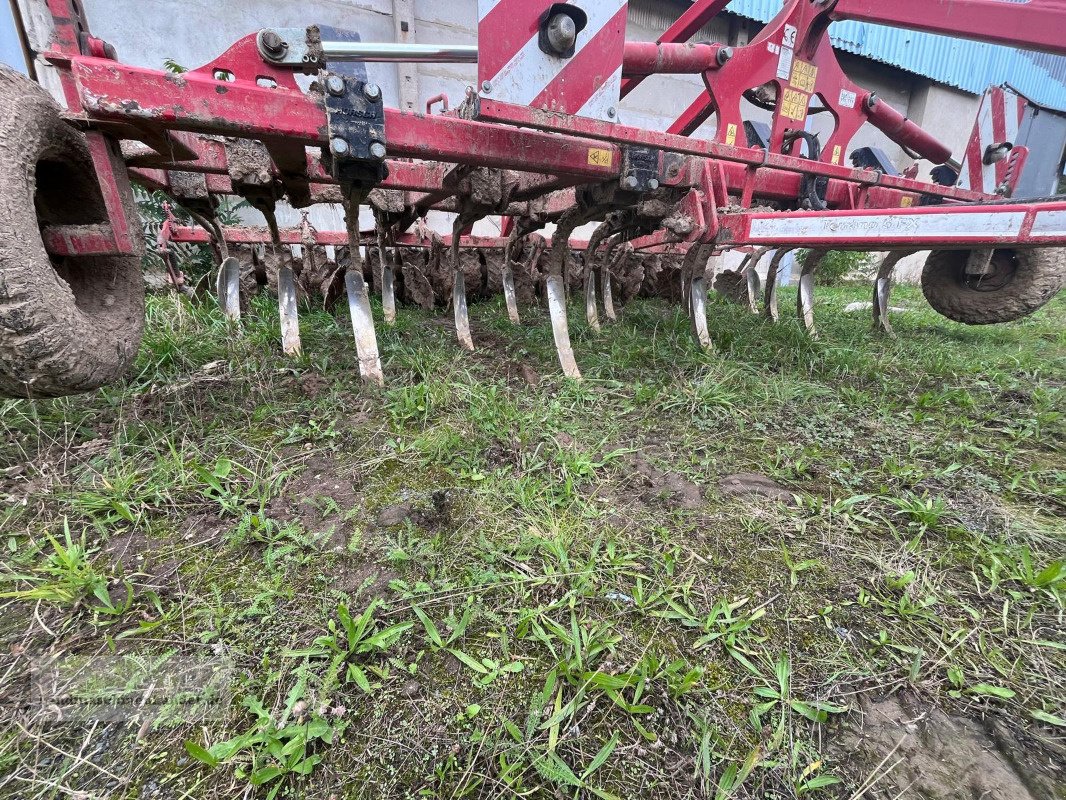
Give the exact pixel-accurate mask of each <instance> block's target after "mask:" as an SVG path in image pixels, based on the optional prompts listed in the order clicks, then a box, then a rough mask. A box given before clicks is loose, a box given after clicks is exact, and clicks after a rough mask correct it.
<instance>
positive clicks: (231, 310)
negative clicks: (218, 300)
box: [218, 256, 241, 321]
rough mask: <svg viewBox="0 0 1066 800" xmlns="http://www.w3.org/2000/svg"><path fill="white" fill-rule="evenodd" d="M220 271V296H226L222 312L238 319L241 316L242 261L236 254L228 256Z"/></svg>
mask: <svg viewBox="0 0 1066 800" xmlns="http://www.w3.org/2000/svg"><path fill="white" fill-rule="evenodd" d="M218 272H219V284H220V288H221V291H220V296H221V297H223V298H224V299H223V303H222V313H223V314H225V315H226V316H227V317H229V318H230V319H231V320H234V321H237V320H239V319H240V318H241V262H240V261H238V260H237V258H236V257H234V256H226V257H225V258H224V259H222V264H221V266H220V267H219V268H218Z"/></svg>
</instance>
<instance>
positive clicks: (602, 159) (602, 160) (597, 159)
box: [589, 147, 613, 167]
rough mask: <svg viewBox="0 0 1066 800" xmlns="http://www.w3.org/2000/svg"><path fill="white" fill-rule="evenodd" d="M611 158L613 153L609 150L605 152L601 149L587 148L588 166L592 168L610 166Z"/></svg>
mask: <svg viewBox="0 0 1066 800" xmlns="http://www.w3.org/2000/svg"><path fill="white" fill-rule="evenodd" d="M612 157H613V153H612V152H611V151H610V150H606V149H604V148H602V147H590V148H589V164H590V165H592V166H594V167H609V166H611V161H612Z"/></svg>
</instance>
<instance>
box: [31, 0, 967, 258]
mask: <svg viewBox="0 0 1066 800" xmlns="http://www.w3.org/2000/svg"><path fill="white" fill-rule="evenodd" d="M83 2H84V6H85V11H86V14H87V16H88V18H89V22H90V25H91V28H92V30H93V32H94V33H95V34H96V35H97V36H100V37H101V38H103V39H105V40H107V41H109V42H111V43H112V44H114V45H115V46H116V47H117V49H118V52H119V56H120V58H121V59H122V60H123V61H126V62H129V63H133V64H138V65H143V66H149V67H156V68H160V67H162V65H163V62H164V60H165V59H168V58H169V59H173V60H175V61H177V62H178V63H180V64H182V65H184V66H186V67H196V66H200V65H202V64H204V63H207V62H208V61H210V60H211V59H212V58H213V57H214V56H216V55H218V54H220V53H221V52H223V51H224V50H225V49H226V48H227V47H228V46H229V45H231V44H232V43H233V42H235V41H236V40H237V39H239V38H240V37H241V36H243V35H245V34H247V33H250V32H252V31H255V30H258V29H259V28H262V27H267V26H279V27H303V26H306V25H308V24H312V23H321V24H326V25H332V26H336V27H345V28H351V29H354V30H357V31H359V33H360V34H361V35H362V38H363V40H364V41H394V40H395V38H396V31H395V26H394V21H393V19H392V10H393V0H304V2H301V3H289V2H279V0H229V1H228V2H220V0H182V2H181V3H180V4H176V3H174V2H173V0H83ZM19 3H20V5H22V6H23V7H24V8H26V9H31V10H33V11H35V12H37V13H38V14H39V11H40V7H41V5H43V3H42V0H19ZM687 6H688V3H687V2H683V0H631V3H630V11H629V23H628V26H627V37H628V38H630V39H636V40H646V41H651V40H654V39H655V38H657V37H658V36H659V35H660V34H661V33H662V32H663V31H664V30H665V29H666V27H667V26H668V25H669V24H670V23H671V22H672V21H673V20H674V19H676V18H677V16H678V15H680V14H681V12H682V11H683V10H684V9H685V8H686V7H687ZM24 16H25V13H24ZM414 17H415V19H414V25H413V34H414V35H413V39H414V40H415V41H422V42H440V43H456V44H476V43H477V0H414ZM30 27H31V28H33V27H34V25H33V24H31V26H30ZM759 27H760V26H759V25H758V24H757V23H755V22H752V21H750V20H744V19H742V18H740V17H735V16H731V15H730V16H723V17H721V18H720V19H717V20H715V21H714V22H713V23H712V24H711V25H708V26H707V27H706V28H704V29H703V30H702V31H700V32H699V33H698V34H697V35H696V36H695V37H693V38H694V40H696V41H721V42H727V43H730V44H733V45H736V44H745V43H747V41H748V40H750V38H751V37H753V36H754V35H755V34H756V33H757V32H758V30H759ZM36 35H37V36H40V35H41V34H40V32H39V31H38V32H37V34H36ZM840 60H841V64H842V65H843V67H844V69H845V71H846V72H847V73H848V74H849V75H850V76H851V77H852V79H853V80H854V81H855V82H856V83H858V84H859V85H860V86H863V87H864V88H866V89H869V90H871V91H875V92H876V93H877V94H878V96H879V97H880V98H881V99H882V100H883V101H884V102H887V103H889V104H890V105H892V106H893V107H895V108H896V109H898V110H899V111H901V112H903V113H904V114H907V115H908V116H910V117H911V118H913V119H915V121H917V122H919V123H920V124H922V125H923V126H924V127H926V128H927V129H928V130H930V131H931V132H932V133H933V134H935V135H937V136H938V137H940V138H941V139H942V140H944V141H946V142H947V143H948V144H950V145H952V146H953V147H954V148H955V150H956V151H957V152H961V148H962V144H963V143H964V142H965V140H966V138H967V137H968V136H969V132H970V129H971V126H972V124H973V120H974V118H975V116H976V111H977V103H978V98H976V97H974V96H972V95H968V94H965V93H963V92H959V91H956V90H952V89H948V88H946V87H943V86H939V85H935V84H932V83H931V82H930V81H928V80H926V79H923V78H920V77H917V76H914V75H911V74H910V73H906V72H903V71H901V70H896V69H893V68H890V67H887V66H884V65H881V64H877V63H875V62H872V61H869V60H866V59H862V58H859V57H857V56H852V55H850V54H847V53H841V54H840ZM405 69H406V70H408V72H407V73H406V75H407V77H409V78H410V79H411V80H412V81H414V82H416V83H417V97H418V106H419V108H422V107H424V106H425V102H426V100H427V99H429V98H430V97H433V96H435V95H437V94H439V93H441V92H444V93H446V94H447V95H448V96H449V98H450V100H451V102H452V104H453V105H455V104H458V103H459V102H460V101H461V100H462V98H463V96H464V94H465V91H466V88H467V87H468V86H471V85H473V84H474V83H475V81H476V77H477V70H476V67H475V66H474V65H428V64H423V65H414V66H411V65H408V66H406V67H404V66H399V65H394V64H368V65H367V72H368V74H369V76H370V79H371V80H373V81H374V82H376V83H378V84H379V85H380V86H381V87H382V89H383V91H384V95H385V99H386V102H387V103H388V104H389V105H392V106H398V105H399V104H400V103H399V99H400V92H399V86H400V79H401V75H402V74H404V73H403V70H405ZM701 87H702V82H701V81H700V79H699V77H698V76H685V75H659V76H654V77H651V78H649V79H647V80H645V81H644V82H643V84H642V85H641V86H640V87H639V88H638V89H637V90H636V91H634V92H633V93H632V94H630V95H629V96H628V97H627V98H625V100H623V101H622V102H621V103H620V105H619V118H620V120H621V121H623V122H625V123H626V124H629V125H635V126H641V127H646V128H650V129H653V130H664V129H665V128H666V127H667V126H668V125H669V124H670V123H671V122H672V121H673V120H674V119H675V118H676V117H677V115H678V114H679V113H680V112H681V111H682V110H683V109H684V108H685V107H687V105H688V104H689V103H690V102H691V101H692V100H693V99H694V98H695V97H696V96H697V95H698V93H699V92H700V90H701ZM748 108H749V110H750V112H751V118H752V119H757V120H763V121H767V120H768V119H769V113H768V112H765V111H762V110H760V109H756V108H755V107H754V106H748ZM831 122H832V120H831V118H830V115H827V114H823V115H816V116H814V117H812V118H811V119H810V121H809V123H808V127H809V129H810V130H812V131H814V132H820V133H822V134H823V138H824V136H825V135H826V134H827V133H828V127H827V126H828V124H831ZM713 133H714V120H713V118H712V119H711V120H710V121H709V122H708V123H706V124H705V125H703V126H702V127H701V128H700V129H699V130H697V131H696V133H695V134H694V136H697V137H701V136H702V137H708V136H711V135H713ZM867 145H871V146H877V147H880V148H881V149H883V150H885V152H887V153H888V155H889V156H890V157H891V158H892V159H893V161H894V162H895V163H896V166H897V167H898V168H900V169H901V170H902V169H904V168H905V167H907V166H909V165H910V163H911V161H910V159H909V158H908V157H907V156H906V155H905V154H904V153H903V151H902V150H901V149H900V148H899V147H898V146H896V145H895V144H893V143H892V142H890V141H889V140H888V139H887V137H885V136H884V135H883V134H882V133H881V132H880V131H878V130H876V129H874V128H873V127H871V126H866V128H864V129H863V130H862V131H860V132H859V134H858V135H857V136H856V138H855V139H854V141H853V142H852V148H855V147H861V146H867ZM255 213H256V212H249V214H255ZM279 219H280V221H281V222H282V224H292V223H294V222H296V221H298V219H299V215H298V214H295V213H294V212H292V211H291V210H289V211H288V212H286V213H281V214H279ZM449 220H450V216H449V215H435V219H434V220H433V221H432V222H433V225H434V227H436V228H438V229H441V230H446V229H448V228H449ZM256 221H258V220H256ZM312 221H313V223H314V224H316V225H317V226H319V227H320V228H322V229H341V228H342V227H343V218H342V216H341V214H340V210H339V209H328V208H326V209H316V210H315V212H314V214H313V216H312ZM363 224H365V225H369V224H370V218H369V216H365V217H364V219H363ZM496 230H498V223H496V222H494V221H492V220H485V221H483V222H482V223H479V226H478V228H476V232H477V233H485V234H489V233H493V232H495V231H496ZM737 261H739V256H735V255H732V254H730V255H728V256H727V257H726V259H724V264H725V265H726V266H732V265H735V264H736V263H737ZM902 271H903V272H904V273H911V272H913V270H912V269H910V268H905V269H904V270H902Z"/></svg>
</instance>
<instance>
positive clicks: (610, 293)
mask: <svg viewBox="0 0 1066 800" xmlns="http://www.w3.org/2000/svg"><path fill="white" fill-rule="evenodd" d="M621 237H622V235H621V234H619V238H618V240H617V241H616V242H615V243H614V244H611V245H610V246H608V248H607V259H606V260H605V262H604V265H603V267H602V268H601V271H602V273H603V274H602V276H601V278H600V294H601V295H603V313H604V314H605V315H606V316H607V319H608V320H610V321H611V322H617V321H618V314H617V312H616V311H615V309H614V290H613V288H612V286H611V274H612V273H613V271H614V268H615V267H617V266H618V265H619V264H620V263H622V259H623V258H625V256H626V254H627V253H628V252H629V251H628V249H627V248H628V245H627V244H626V243H625V242H624V241H622V238H621Z"/></svg>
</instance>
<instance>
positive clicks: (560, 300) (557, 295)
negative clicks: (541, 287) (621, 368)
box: [546, 274, 581, 380]
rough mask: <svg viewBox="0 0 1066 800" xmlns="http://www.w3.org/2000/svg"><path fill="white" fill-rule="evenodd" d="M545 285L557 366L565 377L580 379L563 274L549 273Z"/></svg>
mask: <svg viewBox="0 0 1066 800" xmlns="http://www.w3.org/2000/svg"><path fill="white" fill-rule="evenodd" d="M546 285H547V290H548V312H549V314H550V315H551V321H552V336H553V337H554V338H555V349H556V351H557V352H558V353H559V366H561V367H562V368H563V374H564V375H565V376H566V377H568V378H573V379H574V380H581V370H579V369H578V368H577V360H576V359H575V358H574V349H573V347H571V346H570V328H569V326H568V324H567V321H566V287H565V286H564V285H563V276H562V275H555V274H549V275H548V278H547V281H546Z"/></svg>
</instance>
